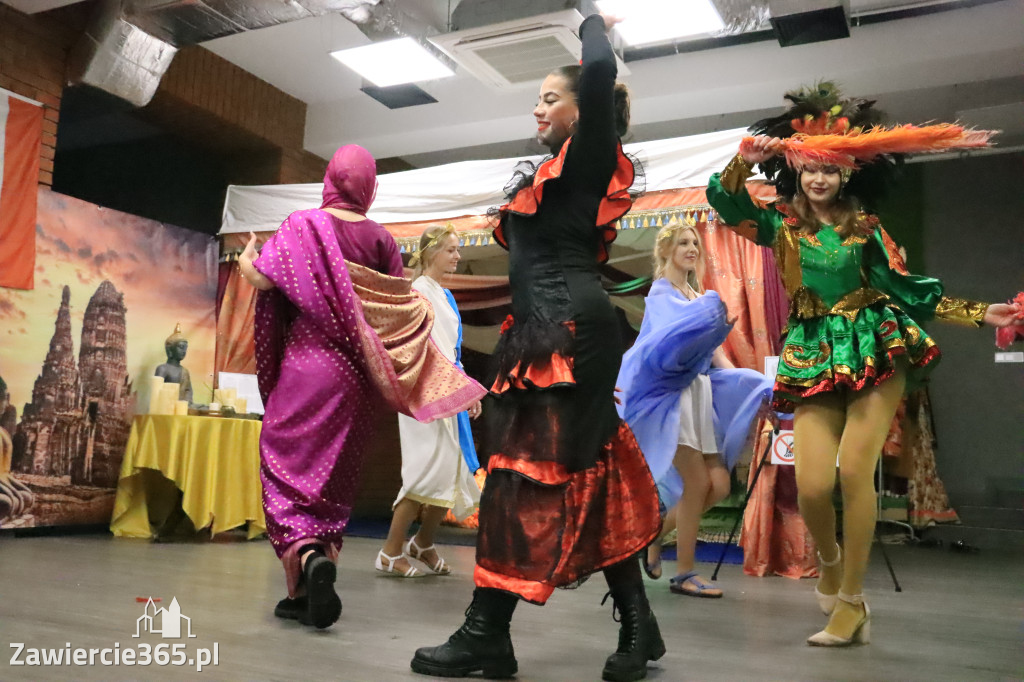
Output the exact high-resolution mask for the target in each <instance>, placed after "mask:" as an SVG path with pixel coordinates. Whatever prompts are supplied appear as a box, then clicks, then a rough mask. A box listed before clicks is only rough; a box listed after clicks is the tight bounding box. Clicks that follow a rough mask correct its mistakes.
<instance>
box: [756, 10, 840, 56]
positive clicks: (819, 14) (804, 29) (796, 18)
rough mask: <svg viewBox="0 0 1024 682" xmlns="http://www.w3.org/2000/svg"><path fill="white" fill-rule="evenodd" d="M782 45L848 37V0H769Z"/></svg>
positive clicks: (771, 15) (804, 43) (776, 32)
mask: <svg viewBox="0 0 1024 682" xmlns="http://www.w3.org/2000/svg"><path fill="white" fill-rule="evenodd" d="M768 12H769V18H770V21H771V24H772V30H773V31H774V32H775V38H776V39H777V40H778V41H779V45H781V46H782V47H790V46H791V45H806V44H808V43H818V42H822V41H825V40H836V39H838V38H849V37H850V0H768Z"/></svg>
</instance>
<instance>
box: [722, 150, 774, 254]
mask: <svg viewBox="0 0 1024 682" xmlns="http://www.w3.org/2000/svg"><path fill="white" fill-rule="evenodd" d="M754 140H755V142H754V145H752V146H753V149H752V150H751V151H749V152H746V153H745V154H737V155H736V156H734V157H733V159H732V160H731V161H730V162H729V164H728V165H727V166H726V167H725V170H723V171H722V172H721V173H715V174H714V175H712V176H711V179H710V180H708V190H707V195H708V203H709V204H711V207H712V208H714V209H715V211H717V212H718V215H719V217H720V218H721V220H722V222H723V223H725V224H726V225H731V226H733V227H739V226H742V225H744V224H748V225H749V224H751V223H752V224H753V226H754V227H756V228H757V237H756V239H755V241H756V242H757V243H758V244H760V245H761V246H771V245H772V244H773V243H774V242H775V235H776V234H777V233H778V229H779V225H780V224H781V221H782V216H780V215H779V212H778V211H776V210H774V209H766V208H761V207H760V206H758V205H757V204H755V203H754V200H753V199H751V198H750V194H749V193H748V192H747V185H746V182H747V179H748V178H750V176H752V175H753V174H754V171H753V168H754V165H755V164H757V163H760V162H762V161H764V160H766V159H769V158H771V157H772V156H773V155H774V154H775V153H776V152H777V151H778V150H779V149H781V144H782V143H781V140H778V139H776V138H772V137H766V136H764V135H761V136H758V137H756V138H754Z"/></svg>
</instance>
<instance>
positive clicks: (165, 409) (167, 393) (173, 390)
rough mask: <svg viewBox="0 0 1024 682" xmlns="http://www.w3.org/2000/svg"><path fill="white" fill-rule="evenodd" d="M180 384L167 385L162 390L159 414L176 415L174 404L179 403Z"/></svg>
mask: <svg viewBox="0 0 1024 682" xmlns="http://www.w3.org/2000/svg"><path fill="white" fill-rule="evenodd" d="M178 388H179V385H178V384H168V383H165V384H164V387H163V388H162V389H161V390H160V411H159V412H158V414H174V403H176V402H178Z"/></svg>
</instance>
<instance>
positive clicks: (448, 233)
mask: <svg viewBox="0 0 1024 682" xmlns="http://www.w3.org/2000/svg"><path fill="white" fill-rule="evenodd" d="M459 259H460V256H459V238H458V236H457V235H456V234H455V231H454V229H453V228H452V227H451V226H450V225H449V226H448V227H429V228H427V229H426V230H425V231H424V232H423V235H422V236H421V237H420V246H419V249H418V250H417V252H416V254H415V255H414V256H413V259H412V261H411V264H412V265H414V266H416V268H417V273H418V276H417V277H416V278H415V279H414V280H413V284H412V288H413V289H415V290H416V291H418V292H420V293H421V294H422V295H423V296H424V297H425V298H426V299H427V300H428V301H430V303H431V305H432V306H433V308H434V328H433V330H432V332H431V339H432V340H433V342H434V344H435V345H436V346H437V347H438V348H439V349H440V350H441V352H442V353H444V355H445V357H447V358H448V359H449V360H451V361H452V362H455V363H456V364H458V360H459V356H460V355H461V348H460V346H461V343H462V322H461V320H460V319H459V313H458V309H457V308H456V307H455V299H454V298H453V297H452V295H451V292H450V291H448V290H447V289H444V288H443V287H442V286H441V284H440V281H441V280H442V279H444V276H445V274H447V273H453V272H455V268H456V267H457V266H458V264H459ZM464 414H465V413H464ZM468 416H469V417H472V418H473V419H476V418H477V417H479V416H480V402H479V401H477V403H476V404H475V405H473V406H472V407H471V408H470V409H469V411H468ZM460 418H461V419H462V424H461V428H460V423H459V422H460ZM468 423H469V422H468V418H466V417H464V416H463V415H459V417H448V418H446V419H438V420H435V421H433V422H430V423H428V424H424V423H422V422H418V421H416V420H415V419H412V418H410V417H406V416H405V415H402V414H400V415H398V430H399V435H400V436H401V441H402V489H401V490H400V491H399V493H398V497H397V498H396V499H395V503H394V505H393V507H392V509H393V515H392V518H391V528H390V530H389V531H388V537H387V540H385V542H384V547H383V548H382V549H381V550H380V552H378V553H377V559H376V561H375V566H376V568H377V570H378V571H381V572H382V573H384V574H385V575H389V576H394V577H403V578H416V577H421V576H424V575H428V574H436V575H448V574H449V573H451V568H450V567H449V566H448V564H447V562H445V560H444V559H443V558H441V557H440V556H439V555H438V553H437V550H436V549H435V547H434V533H435V532H436V531H437V527H438V526H439V525H440V524H441V520H442V519H443V518H444V517H445V515H446V514H447V513H448V510H449V509H451V510H452V512H453V513H454V515H455V518H457V519H459V520H462V519H464V518H466V517H467V516H469V515H471V514H472V513H473V511H474V510H475V509H476V507H477V505H478V504H479V502H480V489H479V487H478V486H477V484H476V481H475V480H474V479H473V474H474V473H475V472H474V471H473V470H472V468H474V467H473V466H472V465H471V464H470V463H469V462H473V463H475V462H476V452H475V450H473V449H472V438H471V435H470V434H469V429H468ZM460 432H461V439H460ZM460 440H461V444H460ZM464 450H465V455H466V456H464ZM467 460H469V462H467ZM477 466H478V465H477ZM421 509H422V510H423V515H422V519H421V524H420V528H419V531H418V532H417V533H416V535H415V536H413V537H412V538H409V540H408V541H406V534H407V533H408V532H409V527H410V526H411V525H412V522H413V521H414V520H415V519H416V517H417V516H418V515H419V514H420V510H421ZM410 559H417V560H419V561H421V562H423V564H425V566H426V568H427V572H424V571H421V570H419V569H418V568H416V567H415V566H413V565H412V563H411V562H410Z"/></svg>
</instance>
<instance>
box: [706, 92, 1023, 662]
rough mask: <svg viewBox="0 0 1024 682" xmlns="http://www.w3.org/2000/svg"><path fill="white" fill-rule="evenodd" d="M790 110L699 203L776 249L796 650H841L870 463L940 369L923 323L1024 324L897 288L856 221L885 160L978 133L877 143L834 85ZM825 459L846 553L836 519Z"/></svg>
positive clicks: (865, 221)
mask: <svg viewBox="0 0 1024 682" xmlns="http://www.w3.org/2000/svg"><path fill="white" fill-rule="evenodd" d="M786 98H787V99H789V100H790V101H791V102H792V103H793V106H792V107H791V108H790V110H789V111H787V112H786V113H784V114H783V115H781V116H778V117H775V118H770V119H765V120H763V121H760V122H758V123H756V124H755V125H754V126H752V127H751V131H752V132H753V133H755V136H754V137H748V138H745V139H744V141H743V143H741V145H740V153H739V154H737V155H736V157H735V158H733V160H732V161H730V163H729V164H728V166H726V168H725V170H724V171H723V172H722V173H716V174H714V175H712V176H711V179H710V182H709V186H708V200H709V201H710V203H711V205H712V206H713V207H714V208H715V210H716V211H717V212H718V215H719V217H720V219H721V220H722V222H724V223H727V224H729V225H733V226H741V227H744V226H745V227H747V228H754V229H753V231H754V232H755V235H756V236H755V237H754V239H755V241H756V242H757V243H758V244H761V245H763V246H770V247H772V248H773V249H774V252H775V256H776V260H777V262H778V267H779V271H780V274H781V275H782V279H783V282H784V284H785V287H786V291H787V293H788V295H789V298H790V301H791V307H790V316H789V323H788V333H787V335H786V341H785V345H784V348H783V351H782V357H781V360H780V362H779V370H778V376H777V380H776V385H775V398H774V402H775V408H776V409H777V410H778V411H780V412H794V414H795V418H794V437H795V451H796V475H797V488H798V499H799V504H800V511H801V514H802V515H803V517H804V520H805V521H806V523H807V527H808V529H809V530H810V532H811V535H812V536H813V537H814V540H815V542H816V544H817V546H818V558H819V561H820V564H821V571H820V577H819V579H818V584H817V586H816V588H815V596H816V597H817V600H818V602H819V605H820V606H821V609H822V611H823V612H824V613H825V614H827V615H829V616H830V618H829V621H828V625H827V626H826V627H825V629H824V630H822V631H821V632H818V633H816V634H814V635H812V636H811V637H810V638H808V640H807V642H808V644H811V645H815V646H847V645H850V644H853V643H867V642H868V641H869V637H870V621H871V613H870V610H869V609H868V606H867V604H866V603H865V602H864V597H863V594H862V588H863V583H864V574H865V572H866V569H867V565H868V555H869V552H870V549H871V541H872V533H873V529H874V525H875V515H876V507H875V505H876V502H875V490H874V482H873V476H874V471H875V466H876V464H877V461H878V457H879V453H880V452H881V450H882V444H883V442H884V441H885V437H886V434H887V433H888V429H889V425H890V423H891V422H892V418H893V415H894V414H895V412H896V408H897V406H898V403H899V401H900V398H901V396H902V395H903V393H904V391H905V390H906V389H907V388H908V386H910V387H912V386H913V385H915V384H917V383H919V382H920V381H921V380H922V379H924V378H925V376H926V375H927V374H928V373H929V372H930V371H931V370H932V368H933V367H934V366H935V364H936V361H937V360H938V359H939V355H940V353H939V349H938V347H937V346H936V345H935V342H934V341H933V340H932V339H931V338H930V337H929V336H928V334H927V333H926V332H925V331H924V330H923V329H922V328H921V327H920V323H924V322H927V321H929V320H931V319H933V318H938V319H942V320H947V321H951V322H959V323H962V324H967V325H971V326H975V327H978V326H981V325H982V324H983V323H984V324H989V325H991V326H994V327H1006V326H1010V325H1014V324H1017V325H1019V324H1021V323H1022V322H1024V321H1022V320H1021V317H1022V315H1024V311H1022V310H1021V307H1020V306H1019V305H1017V304H1012V305H1011V304H992V305H989V304H986V303H978V302H974V301H968V300H964V299H958V298H950V297H947V296H945V295H944V293H943V286H942V283H941V282H940V281H939V280H937V279H933V278H930V277H922V276H918V275H911V274H909V273H908V272H907V270H906V267H905V265H904V263H903V259H902V257H901V256H900V254H899V252H898V249H897V247H896V244H895V243H894V242H893V240H892V239H891V238H890V237H889V235H888V234H887V233H886V232H885V230H884V229H882V226H881V224H880V223H879V220H878V217H877V216H876V215H874V214H872V213H870V212H868V211H866V210H865V208H870V203H869V202H870V201H871V200H872V199H874V198H877V195H878V194H879V190H881V189H884V187H885V185H886V184H888V174H887V171H888V170H890V169H891V168H892V167H893V165H894V161H898V160H899V158H898V154H897V153H902V152H924V151H938V150H945V149H957V148H964V147H973V146H983V145H986V144H987V143H988V137H989V134H988V133H987V132H985V131H981V132H978V131H971V130H964V129H963V128H961V127H959V126H951V125H946V124H942V125H937V126H926V127H915V126H902V127H896V128H891V129H885V128H882V127H880V126H877V125H876V124H877V121H878V116H879V114H878V112H877V111H876V110H874V109H873V108H872V105H873V104H874V103H873V102H871V101H867V100H863V99H854V100H846V99H841V95H840V93H839V92H838V90H837V89H836V88H835V86H834V85H833V84H831V83H821V84H819V85H817V86H816V87H815V88H813V89H805V90H802V91H800V92H796V93H789V94H787V95H786ZM755 164H757V165H759V166H760V169H761V171H762V172H764V174H765V175H766V177H767V178H768V179H769V181H770V182H772V183H773V184H775V186H776V189H777V191H778V195H779V199H778V200H777V201H776V202H775V203H774V204H773V205H771V206H769V207H767V208H762V207H760V206H758V205H757V204H755V203H754V202H753V201H752V200H751V198H750V195H749V194H748V193H747V191H746V189H745V184H744V183H745V181H746V180H747V178H749V177H750V176H751V175H752V174H753V167H754V165H755ZM837 452H838V453H839V465H838V470H839V478H840V482H841V487H842V497H843V547H842V548H840V547H839V545H838V544H837V543H836V518H835V511H834V509H833V506H832V491H833V488H834V487H835V479H836V468H837V467H836V464H835V462H836V453H837Z"/></svg>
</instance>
